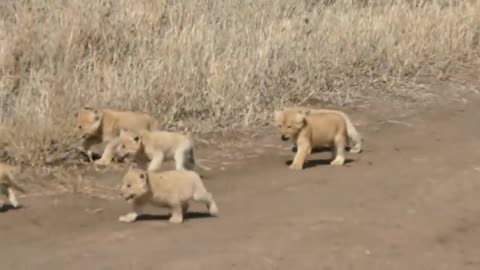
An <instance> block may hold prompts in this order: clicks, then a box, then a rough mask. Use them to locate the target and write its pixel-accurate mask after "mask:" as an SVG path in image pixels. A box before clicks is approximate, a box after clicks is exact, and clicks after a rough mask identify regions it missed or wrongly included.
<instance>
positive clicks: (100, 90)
mask: <svg viewBox="0 0 480 270" xmlns="http://www.w3.org/2000/svg"><path fill="white" fill-rule="evenodd" d="M0 18H1V22H0V78H1V81H0V91H1V92H0V95H1V96H0V97H1V100H0V101H1V105H2V121H3V124H2V128H1V130H0V136H1V138H2V141H1V142H2V143H5V144H6V145H7V149H8V152H9V155H10V156H12V157H13V158H14V159H15V160H17V161H25V160H28V161H30V162H33V163H41V162H42V161H43V160H44V158H45V156H46V155H48V153H50V152H51V151H55V149H54V147H55V146H56V145H57V144H59V145H64V144H68V143H70V142H71V141H72V136H71V135H72V134H71V130H72V128H73V120H74V118H73V113H74V111H76V110H77V109H79V108H80V107H81V106H83V105H90V106H98V107H105V106H108V107H112V108H117V109H130V110H141V111H147V112H150V113H152V114H153V115H155V116H157V117H158V118H160V119H162V120H163V121H164V122H165V123H166V124H169V125H173V126H175V124H178V123H179V122H182V123H184V124H185V125H187V126H189V127H192V128H193V129H195V130H197V131H202V132H203V131H210V130H213V129H218V128H236V127H241V126H247V125H249V126H250V125H257V124H262V123H265V122H267V121H268V120H269V119H270V117H271V116H270V113H271V111H272V109H273V108H274V107H276V106H281V105H284V104H299V103H306V102H308V103H322V104H325V103H332V104H337V105H346V104H349V103H351V102H353V101H355V100H357V99H358V98H361V97H369V96H380V95H385V96H393V97H394V96H397V95H402V96H405V95H406V96H409V97H412V98H414V97H416V96H418V95H419V94H420V93H418V92H417V91H404V90H403V87H404V85H405V83H407V84H408V83H409V82H411V80H412V78H413V77H414V76H416V75H417V74H419V73H420V72H421V73H424V74H425V73H427V74H429V73H432V74H436V73H440V72H444V71H445V68H447V67H452V66H455V65H456V64H457V63H471V62H474V61H476V59H478V52H479V45H478V39H479V31H480V4H479V3H478V1H466V0H465V1H462V0H458V1H453V0H450V1H449V0H443V1H441V0H437V1H436V0H431V1H415V0H410V1H394V0H377V1H368V0H357V1H354V0H350V1H347V0H343V1H342V0H336V1H333V0H323V1H321V0H317V1H315V0H304V1H295V0H258V1H244V0H229V1H214V0H206V1H194V0H183V1H171V0H137V1H136V0H87V1H83V0H72V1H63V0H3V1H0ZM412 89H415V88H414V87H413V88H412ZM52 149H53V150H52Z"/></svg>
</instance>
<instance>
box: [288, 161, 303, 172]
mask: <svg viewBox="0 0 480 270" xmlns="http://www.w3.org/2000/svg"><path fill="white" fill-rule="evenodd" d="M289 168H290V169H291V170H295V171H301V170H303V164H295V163H292V165H290V167H289Z"/></svg>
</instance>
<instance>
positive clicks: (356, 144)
mask: <svg viewBox="0 0 480 270" xmlns="http://www.w3.org/2000/svg"><path fill="white" fill-rule="evenodd" d="M339 113H340V115H342V117H343V119H345V124H346V126H347V134H348V138H349V139H350V142H351V143H350V152H352V153H360V152H361V151H362V137H361V136H360V133H358V131H357V129H356V128H355V126H354V125H353V123H352V121H351V120H350V117H348V115H347V114H346V113H344V112H339Z"/></svg>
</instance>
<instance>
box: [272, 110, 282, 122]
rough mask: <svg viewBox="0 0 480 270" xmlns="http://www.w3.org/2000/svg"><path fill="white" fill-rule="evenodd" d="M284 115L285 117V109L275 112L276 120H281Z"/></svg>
mask: <svg viewBox="0 0 480 270" xmlns="http://www.w3.org/2000/svg"><path fill="white" fill-rule="evenodd" d="M282 117H283V111H280V110H275V111H274V112H273V118H274V119H275V121H276V122H279V121H281V119H282Z"/></svg>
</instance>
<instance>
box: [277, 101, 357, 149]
mask: <svg viewBox="0 0 480 270" xmlns="http://www.w3.org/2000/svg"><path fill="white" fill-rule="evenodd" d="M284 111H303V112H307V111H309V112H310V114H317V113H336V114H339V115H341V116H342V117H343V118H344V120H345V124H346V126H347V134H348V137H349V146H350V149H349V152H350V153H360V152H361V151H362V137H361V135H360V134H359V133H358V131H357V129H356V128H355V126H354V125H353V123H352V121H351V120H350V117H349V116H348V115H347V114H346V113H344V112H342V111H339V110H331V109H314V108H308V107H300V106H299V107H287V108H284ZM295 146H296V145H295Z"/></svg>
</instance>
